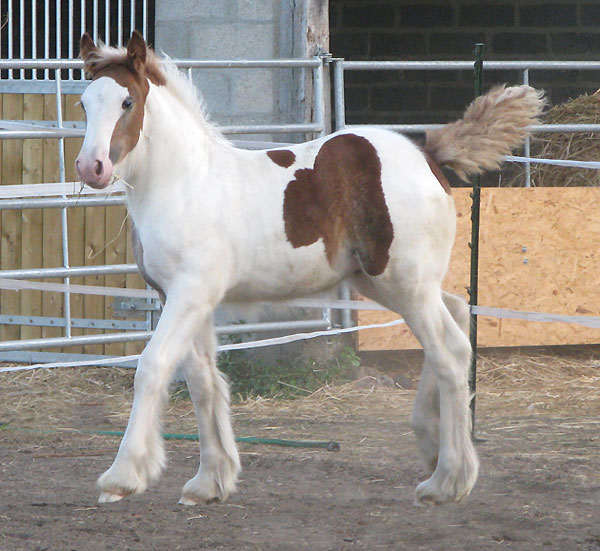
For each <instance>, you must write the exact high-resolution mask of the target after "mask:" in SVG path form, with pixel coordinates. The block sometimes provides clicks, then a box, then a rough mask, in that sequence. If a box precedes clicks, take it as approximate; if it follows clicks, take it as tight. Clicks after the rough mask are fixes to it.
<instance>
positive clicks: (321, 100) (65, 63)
mask: <svg viewBox="0 0 600 551" xmlns="http://www.w3.org/2000/svg"><path fill="white" fill-rule="evenodd" d="M173 62H174V63H175V65H176V66H177V67H178V68H180V69H184V70H187V71H188V75H189V77H190V79H191V78H192V71H194V70H202V69H218V68H220V69H226V70H233V69H253V68H271V69H286V68H304V69H310V70H311V71H312V81H313V90H314V93H313V121H312V122H309V123H288V124H256V125H250V124H249V125H235V126H224V127H221V128H220V130H221V131H222V132H223V133H225V134H238V135H239V134H278V133H286V134H288V133H302V134H304V135H309V136H311V135H319V136H322V135H324V134H325V131H326V124H325V95H324V83H325V80H324V76H323V70H324V69H323V67H324V62H323V58H322V57H315V58H312V59H305V60H302V59H281V60H247V61H245V60H222V61H212V60H207V61H197V60H174V61H173ZM82 67H83V63H82V62H81V61H80V60H72V59H71V60H11V59H8V60H0V70H9V71H14V70H26V69H29V70H34V69H35V70H43V71H45V72H51V71H52V72H54V80H47V81H46V82H44V83H43V84H44V87H42V88H40V86H39V85H40V82H39V81H37V82H34V81H33V80H23V81H21V83H20V86H21V88H19V90H22V87H25V88H27V87H29V88H31V89H30V90H29V92H30V93H35V92H38V93H39V92H41V93H50V92H51V93H53V94H54V95H55V96H56V108H57V120H56V121H55V123H54V124H52V126H49V123H48V121H0V139H42V138H43V139H47V138H53V139H57V140H59V157H60V158H59V165H60V170H59V174H60V178H59V179H60V182H61V183H65V181H66V178H65V170H64V139H65V138H72V137H83V136H84V134H85V128H84V125H83V124H82V123H76V122H72V121H69V122H68V124H65V121H64V120H63V113H62V96H63V95H64V94H76V93H81V92H82V91H83V89H84V88H85V86H87V84H88V82H87V81H77V80H72V79H71V78H70V77H71V75H72V73H73V70H79V69H81V68H82ZM64 70H67V71H68V75H69V78H66V79H65V78H63V71H64ZM34 73H35V71H34ZM13 84H14V81H13ZM49 86H52V87H53V90H50V88H49ZM13 90H14V86H13V87H11V82H10V81H3V82H1V83H0V93H3V92H4V93H7V92H9V93H10V91H13ZM235 143H236V145H238V146H241V147H249V148H254V147H257V146H259V147H274V146H279V145H285V144H283V143H274V142H240V141H237V142H235ZM122 204H125V197H124V196H123V195H120V196H110V197H97V196H92V197H90V196H85V197H74V198H69V197H67V196H66V195H63V196H62V197H60V198H56V197H54V198H28V197H20V198H17V199H0V211H3V210H15V209H17V210H19V209H32V208H44V209H45V208H59V209H61V226H62V228H61V229H62V247H63V259H62V267H57V268H37V269H13V270H0V278H3V279H39V278H62V279H63V280H64V282H65V283H67V284H68V283H69V278H71V277H78V276H92V275H93V276H102V275H109V274H132V273H137V271H138V270H137V266H136V265H135V264H120V265H113V266H107V265H105V266H76V267H72V266H70V262H69V255H68V220H67V216H66V212H67V209H68V208H81V207H88V206H112V205H122ZM70 302H71V296H70V293H69V292H68V291H65V293H64V317H59V318H57V317H47V316H46V317H44V316H26V315H18V316H17V315H11V314H2V315H0V324H9V325H17V324H18V325H35V326H51V327H61V328H63V329H64V336H63V337H55V338H44V339H28V340H18V341H7V342H2V343H0V353H1V355H0V360H2V359H4V360H10V361H26V358H27V354H25V353H24V351H27V350H31V349H38V348H52V347H68V346H78V345H87V344H104V343H116V342H131V341H136V340H146V339H148V338H149V337H150V336H151V334H152V332H151V329H152V325H153V316H152V310H156V307H151V308H148V309H147V310H148V312H147V314H146V320H145V321H142V322H140V321H135V322H133V321H118V322H116V323H114V325H113V321H112V320H98V319H80V318H77V319H75V318H72V316H71V311H70ZM318 309H319V310H321V315H320V317H319V318H315V319H307V320H291V321H278V322H261V323H254V324H241V325H238V324H235V325H225V326H219V327H217V333H218V334H219V335H234V334H241V333H257V332H275V331H307V330H311V329H312V330H317V329H328V328H330V327H331V311H330V309H329V308H318ZM71 327H83V328H90V329H99V328H101V329H124V330H126V331H128V332H125V333H112V334H104V335H84V336H72V335H71ZM140 329H142V330H141V331H140ZM38 357H39V356H38Z"/></svg>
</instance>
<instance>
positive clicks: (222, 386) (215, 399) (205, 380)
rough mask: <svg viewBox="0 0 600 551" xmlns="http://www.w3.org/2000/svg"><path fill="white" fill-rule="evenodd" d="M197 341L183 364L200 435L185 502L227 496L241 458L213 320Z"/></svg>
mask: <svg viewBox="0 0 600 551" xmlns="http://www.w3.org/2000/svg"><path fill="white" fill-rule="evenodd" d="M206 325H207V327H206V328H205V330H204V331H203V332H202V334H201V335H199V336H198V337H197V339H196V342H195V343H194V350H193V351H192V353H191V354H190V357H189V358H188V361H186V363H185V364H184V374H185V380H186V383H187V386H188V389H189V392H190V396H191V398H192V401H193V403H194V409H195V410H196V418H197V420H198V436H199V439H200V466H199V468H198V473H197V474H196V476H195V477H194V478H192V479H191V480H189V481H188V482H187V483H186V484H185V486H184V487H183V492H182V495H181V500H180V501H179V503H181V504H183V505H194V504H196V503H202V502H209V501H212V500H215V499H219V500H221V501H223V500H225V499H227V497H228V496H229V494H230V493H232V492H234V491H235V484H236V481H237V476H238V473H239V472H240V460H239V456H238V451H237V446H236V444H235V438H234V435H233V430H232V428H231V421H230V416H229V386H228V384H227V381H226V380H225V378H224V376H223V374H222V373H221V372H220V371H219V370H218V369H217V367H216V363H215V353H216V342H215V337H214V332H213V329H212V323H208V322H207V324H206Z"/></svg>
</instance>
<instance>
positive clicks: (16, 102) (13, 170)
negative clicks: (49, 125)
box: [0, 94, 23, 341]
mask: <svg viewBox="0 0 600 551" xmlns="http://www.w3.org/2000/svg"><path fill="white" fill-rule="evenodd" d="M3 116H4V117H5V119H7V120H22V119H23V94H6V95H5V96H4V99H3ZM2 154H3V157H2V184H3V185H10V184H12V185H16V184H20V183H21V182H22V178H23V140H6V143H4V147H3V150H2ZM21 234H22V224H21V212H20V211H18V210H7V211H4V212H3V213H2V232H1V239H0V241H1V245H0V247H1V249H0V250H1V254H0V267H1V268H2V269H3V270H11V269H16V268H20V267H21ZM0 312H1V313H2V314H13V315H19V314H20V313H21V297H20V295H19V293H15V292H12V291H1V292H0ZM20 337H21V328H20V326H18V325H2V326H0V339H1V340H3V341H7V340H18V339H19V338H20Z"/></svg>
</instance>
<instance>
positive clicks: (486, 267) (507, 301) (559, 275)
mask: <svg viewBox="0 0 600 551" xmlns="http://www.w3.org/2000/svg"><path fill="white" fill-rule="evenodd" d="M469 193H470V190H468V189H455V190H454V198H455V202H456V210H457V217H458V218H457V220H458V228H457V237H456V242H455V245H454V250H453V253H452V259H451V263H450V268H449V271H448V275H447V276H446V279H445V285H444V288H445V289H446V290H448V291H451V292H454V293H458V294H461V295H462V296H464V297H465V298H467V292H466V289H467V287H468V284H469V262H470V259H469V254H470V251H469V248H468V243H469V241H470V232H471V225H470V207H471V199H470V197H469ZM599 212H600V189H597V188H568V187H567V188H531V189H523V188H520V189H516V188H486V189H484V190H482V201H481V234H480V260H479V304H480V305H482V306H494V307H500V308H508V309H512V310H526V311H535V312H547V313H554V314H565V315H590V316H600V299H599V298H598V297H600V278H598V273H599V271H600V217H599V216H598V213H599ZM397 317H398V316H397V315H396V314H393V313H376V312H360V313H359V316H358V319H359V323H361V324H367V323H381V322H384V321H389V320H391V319H396V318H397ZM478 342H479V345H480V346H484V347H485V346H488V347H490V346H538V345H563V344H596V343H600V330H597V329H589V328H585V327H582V326H578V325H572V324H566V323H541V322H527V321H520V320H509V319H503V320H499V319H496V318H487V317H481V316H480V318H479V330H478ZM358 343H359V348H360V349H361V350H393V349H410V348H418V343H417V341H416V339H414V337H413V336H412V335H411V334H410V331H409V330H408V329H407V328H406V327H401V328H391V329H377V330H369V331H361V332H360V333H359V336H358Z"/></svg>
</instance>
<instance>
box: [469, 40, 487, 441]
mask: <svg viewBox="0 0 600 551" xmlns="http://www.w3.org/2000/svg"><path fill="white" fill-rule="evenodd" d="M484 51H485V45H484V44H480V43H478V44H475V96H476V97H477V96H480V95H481V94H482V92H483V54H484ZM472 184H473V191H472V193H471V198H472V199H473V205H472V206H471V243H470V244H469V246H470V247H471V279H470V284H469V304H470V305H471V306H476V305H477V298H478V297H477V295H478V281H477V280H478V274H479V209H480V203H481V179H480V177H479V175H476V176H474V177H473V178H472ZM469 334H470V335H469V336H470V340H471V349H472V354H471V365H470V369H469V392H470V393H471V403H470V408H471V421H472V428H471V431H472V435H474V434H475V392H476V390H477V316H476V315H475V314H474V313H473V312H471V317H470V324H469Z"/></svg>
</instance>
